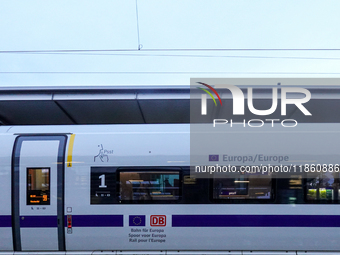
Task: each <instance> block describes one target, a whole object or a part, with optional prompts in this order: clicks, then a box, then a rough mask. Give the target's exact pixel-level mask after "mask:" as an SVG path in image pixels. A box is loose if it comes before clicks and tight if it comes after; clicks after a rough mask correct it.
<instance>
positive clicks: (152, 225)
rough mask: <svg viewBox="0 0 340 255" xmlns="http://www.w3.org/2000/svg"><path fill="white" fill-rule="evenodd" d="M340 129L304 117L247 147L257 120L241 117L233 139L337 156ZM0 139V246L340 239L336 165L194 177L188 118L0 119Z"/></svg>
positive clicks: (127, 246)
mask: <svg viewBox="0 0 340 255" xmlns="http://www.w3.org/2000/svg"><path fill="white" fill-rule="evenodd" d="M282 129H283V128H282ZM339 130H340V125H339V124H299V125H298V126H297V127H295V128H294V129H289V131H285V132H284V134H283V135H280V136H278V138H277V139H276V140H273V139H268V138H269V136H268V134H269V132H267V131H268V130H266V127H264V128H262V129H256V130H255V131H252V136H251V137H254V139H253V140H252V139H251V137H250V138H249V139H246V141H244V143H243V144H242V147H240V146H236V141H237V140H238V139H239V138H240V137H243V138H244V136H245V135H246V134H247V132H248V131H249V130H247V129H246V128H242V127H239V128H237V132H235V129H233V130H229V131H227V132H229V133H230V141H229V143H228V146H229V151H230V152H231V153H230V154H231V155H255V154H257V155H260V154H261V153H264V154H265V153H266V152H267V151H272V152H273V154H275V155H279V153H281V154H282V155H285V154H289V155H294V154H295V155H307V156H308V157H307V158H308V160H310V159H313V158H314V161H313V162H314V163H315V162H316V163H318V162H319V161H320V162H321V161H322V160H323V163H327V164H332V165H334V166H335V165H336V164H337V163H340V162H337V159H339V158H340V157H339V156H340V155H339V149H338V144H340V136H339ZM276 132H278V133H279V132H281V133H282V130H281V129H280V128H278V129H277V131H276ZM270 134H271V135H272V134H273V132H271V133H270ZM270 137H272V136H270ZM0 141H1V147H0V165H1V168H0V176H1V178H0V187H1V191H2V192H1V194H2V196H0V204H1V207H0V254H1V252H3V253H5V252H6V253H8V254H12V253H14V252H30V251H35V252H36V251H45V252H48V253H53V252H63V253H70V254H72V252H76V251H78V252H84V253H85V252H86V251H88V252H90V253H91V252H96V251H98V252H100V251H106V252H107V253H113V254H124V253H126V254H139V253H138V252H137V251H143V254H225V253H228V254H230V253H235V254H241V252H246V251H264V252H273V251H278V252H283V253H285V252H305V251H306V252H313V251H314V252H330V251H333V252H334V251H339V250H340V246H339V240H338V239H339V238H338V236H339V233H340V204H339V198H340V195H339V171H336V170H334V171H333V172H331V173H330V172H327V173H324V172H322V171H319V172H315V173H314V175H313V178H302V177H303V176H302V174H300V173H296V172H295V173H292V174H291V175H289V176H287V177H285V178H275V175H267V176H266V177H264V178H258V176H257V175H256V174H248V175H247V174H240V175H238V176H235V175H233V176H232V177H230V178H211V179H204V178H203V179H200V178H195V176H193V175H191V176H190V171H189V170H190V128H189V125H184V124H183V125H175V124H172V125H171V124H169V125H99V126H98V125H87V126H48V127H47V126H29V127H27V126H26V127H23V126H22V127H21V126H14V127H0ZM257 141H263V143H258V142H257ZM264 141H265V142H264ZM232 152H235V153H232ZM300 163H301V162H300ZM300 163H298V162H293V161H291V162H290V161H287V162H285V164H286V165H291V164H300ZM303 163H306V162H303ZM238 165H240V164H238ZM128 251H131V252H130V253H129V252H128ZM230 251H233V252H230Z"/></svg>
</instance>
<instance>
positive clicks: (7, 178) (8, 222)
mask: <svg viewBox="0 0 340 255" xmlns="http://www.w3.org/2000/svg"><path fill="white" fill-rule="evenodd" d="M2 128H3V127H2ZM7 129H8V128H6V129H3V131H4V132H5V131H6V130H7ZM1 131H2V130H1V128H0V132H1ZM0 140H1V146H0V166H1V167H0V187H1V194H2V195H1V196H0V205H1V206H0V240H1V242H0V251H1V250H12V249H13V239H12V217H11V215H12V211H11V180H12V179H11V173H12V171H11V163H12V150H13V144H14V140H15V137H14V136H13V135H6V134H5V133H0Z"/></svg>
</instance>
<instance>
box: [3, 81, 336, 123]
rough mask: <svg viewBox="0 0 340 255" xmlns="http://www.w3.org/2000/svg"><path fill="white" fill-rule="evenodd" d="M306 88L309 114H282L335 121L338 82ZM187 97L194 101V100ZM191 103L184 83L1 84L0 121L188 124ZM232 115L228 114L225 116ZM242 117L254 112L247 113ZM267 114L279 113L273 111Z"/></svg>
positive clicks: (262, 91) (263, 101)
mask: <svg viewBox="0 0 340 255" xmlns="http://www.w3.org/2000/svg"><path fill="white" fill-rule="evenodd" d="M300 87H301V86H300ZM254 88H255V89H256V91H257V96H256V99H255V100H254V106H255V107H256V108H257V109H269V108H270V106H271V90H270V89H268V87H265V86H255V87H254ZM307 88H308V90H309V91H310V92H311V94H312V99H311V100H310V101H309V102H308V103H306V107H307V108H308V110H309V111H310V112H311V113H312V116H308V117H306V116H304V115H303V114H302V113H301V112H300V111H299V110H297V107H296V106H295V105H290V106H291V107H290V109H288V111H287V116H286V117H285V118H287V119H298V121H299V123H340V114H339V113H338V109H340V100H339V99H340V86H328V87H326V86H325V87H307ZM241 89H242V90H246V87H245V86H244V87H242V86H241ZM222 99H224V100H225V102H226V103H225V104H223V106H222V107H232V98H231V96H230V95H228V94H227V93H225V94H223V95H222ZM191 100H196V101H197V102H196V104H197V105H198V104H199V98H197V99H191ZM192 102H193V101H190V87H189V86H149V87H134V86H131V87H129V86H126V87H117V86H78V87H75V86H73V87H72V86H71V87H57V86H56V87H41V86H36V87H34V86H33V87H1V88H0V124H3V125H74V124H173V123H182V124H184V123H190V103H192ZM222 110H223V109H222ZM232 117H233V116H232V115H231V114H230V116H226V119H228V118H232ZM243 118H244V119H256V118H258V116H256V115H253V114H252V113H251V112H246V113H245V115H244V116H242V119H243ZM268 118H275V119H280V118H281V119H282V116H281V115H280V113H279V112H278V111H276V112H274V113H273V114H272V115H269V116H268ZM239 119H240V118H239ZM210 121H211V120H207V119H205V120H204V119H202V122H210Z"/></svg>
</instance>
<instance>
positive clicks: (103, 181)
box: [99, 174, 107, 188]
mask: <svg viewBox="0 0 340 255" xmlns="http://www.w3.org/2000/svg"><path fill="white" fill-rule="evenodd" d="M99 179H100V180H101V184H100V185H99V188H107V186H106V185H105V174H102V175H101V176H99Z"/></svg>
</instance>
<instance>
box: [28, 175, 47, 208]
mask: <svg viewBox="0 0 340 255" xmlns="http://www.w3.org/2000/svg"><path fill="white" fill-rule="evenodd" d="M49 204H50V168H27V205H49Z"/></svg>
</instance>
